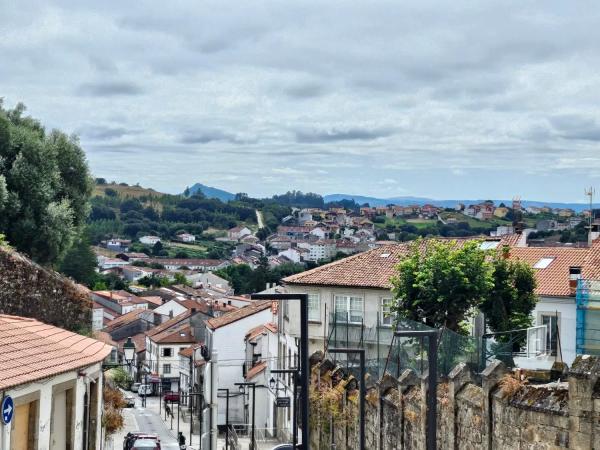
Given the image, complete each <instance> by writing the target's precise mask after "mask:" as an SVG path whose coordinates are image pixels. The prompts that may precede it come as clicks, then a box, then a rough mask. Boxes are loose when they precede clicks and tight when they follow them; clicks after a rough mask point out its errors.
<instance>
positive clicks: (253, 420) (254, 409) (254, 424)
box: [235, 383, 256, 450]
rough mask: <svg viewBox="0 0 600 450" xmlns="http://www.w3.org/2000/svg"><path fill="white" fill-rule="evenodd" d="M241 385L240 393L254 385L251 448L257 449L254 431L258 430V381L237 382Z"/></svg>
mask: <svg viewBox="0 0 600 450" xmlns="http://www.w3.org/2000/svg"><path fill="white" fill-rule="evenodd" d="M235 385H236V386H239V387H240V394H245V393H246V386H252V432H251V436H250V450H256V441H255V440H254V433H255V431H256V383H235Z"/></svg>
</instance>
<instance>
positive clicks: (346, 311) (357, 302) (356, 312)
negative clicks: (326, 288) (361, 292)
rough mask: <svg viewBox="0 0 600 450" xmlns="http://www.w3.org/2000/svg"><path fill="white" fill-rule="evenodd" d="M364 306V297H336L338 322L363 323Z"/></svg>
mask: <svg viewBox="0 0 600 450" xmlns="http://www.w3.org/2000/svg"><path fill="white" fill-rule="evenodd" d="M363 304H364V300H363V298H362V297H352V296H349V295H336V296H335V315H336V318H337V320H343V321H348V322H352V323H361V322H362V319H363Z"/></svg>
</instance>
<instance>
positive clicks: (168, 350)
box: [162, 347, 171, 357]
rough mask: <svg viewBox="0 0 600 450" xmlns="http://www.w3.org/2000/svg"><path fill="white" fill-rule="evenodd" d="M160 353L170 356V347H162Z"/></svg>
mask: <svg viewBox="0 0 600 450" xmlns="http://www.w3.org/2000/svg"><path fill="white" fill-rule="evenodd" d="M162 355H163V356H166V357H170V356H171V349H170V348H168V347H167V348H163V349H162Z"/></svg>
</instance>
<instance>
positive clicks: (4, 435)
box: [0, 315, 111, 450]
mask: <svg viewBox="0 0 600 450" xmlns="http://www.w3.org/2000/svg"><path fill="white" fill-rule="evenodd" d="M74 342H77V345H73V343H74ZM0 346H1V347H2V348H3V357H4V358H5V361H7V362H10V364H3V365H2V366H1V367H0V391H2V396H3V397H11V398H12V400H13V402H14V412H13V414H12V420H11V423H10V425H4V426H1V427H0V450H21V449H34V448H37V449H49V450H63V449H67V448H68V449H72V450H84V449H85V450H100V449H101V448H102V420H101V417H102V408H103V400H102V383H103V380H102V361H103V360H104V358H106V357H107V356H108V355H110V353H111V347H110V346H107V345H105V344H103V343H102V342H99V341H97V340H95V339H91V338H88V337H84V336H80V335H77V334H75V333H72V332H70V331H66V330H62V329H60V328H57V327H53V326H51V325H46V324H43V323H41V322H38V321H37V320H34V319H29V318H25V317H16V316H5V315H0ZM15 369H17V370H15ZM86 417H87V420H84V418H86Z"/></svg>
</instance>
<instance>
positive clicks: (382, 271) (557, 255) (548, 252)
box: [283, 235, 600, 296]
mask: <svg viewBox="0 0 600 450" xmlns="http://www.w3.org/2000/svg"><path fill="white" fill-rule="evenodd" d="M488 240H490V239H489V238H488ZM491 240H494V239H491ZM496 240H497V239H496ZM465 241H466V240H465V239H463V240H458V241H457V245H461V243H464V242H465ZM512 242H515V240H514V239H513V237H512V235H510V236H509V238H508V239H506V240H504V239H500V245H499V246H498V247H497V248H498V249H500V248H501V246H502V245H505V244H506V245H509V246H510V243H512ZM409 249H410V244H408V243H402V244H390V245H384V246H382V247H379V248H376V249H374V250H370V251H367V252H364V253H360V254H358V255H354V256H350V257H348V258H344V259H341V260H338V261H335V262H333V263H330V264H326V265H324V266H321V267H317V268H315V269H311V270H308V271H306V272H301V273H299V274H296V275H292V276H289V277H287V278H284V279H283V282H284V283H286V284H289V285H313V286H344V287H364V288H374V289H390V288H391V285H390V282H389V280H390V278H391V276H392V275H394V274H395V271H396V269H395V266H396V264H397V263H398V260H399V259H400V258H401V257H403V256H405V255H406V254H408V252H409ZM386 255H387V256H386ZM510 257H511V258H518V259H520V260H523V261H525V262H527V263H528V264H530V265H531V266H533V265H534V264H535V263H537V262H538V261H539V260H540V259H541V258H545V257H548V258H554V260H553V261H552V263H551V264H550V265H549V266H548V267H547V268H545V269H534V270H535V274H536V280H537V284H538V286H537V288H536V294H538V295H545V296H569V295H572V288H571V287H570V283H569V278H570V277H569V268H570V267H581V268H582V277H583V278H585V279H600V241H598V242H597V243H594V245H593V246H592V247H590V248H573V247H511V249H510Z"/></svg>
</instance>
